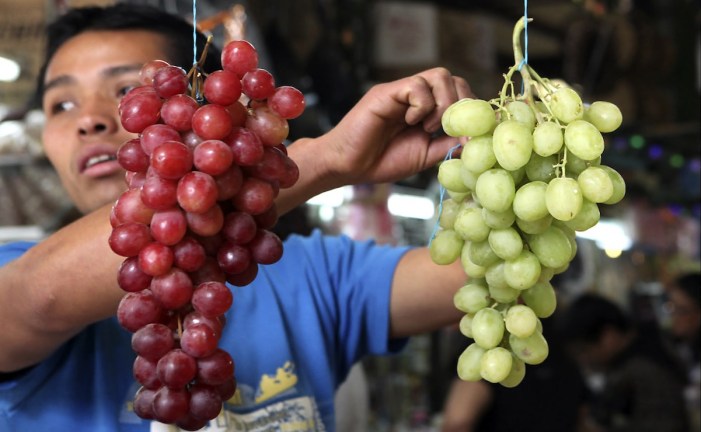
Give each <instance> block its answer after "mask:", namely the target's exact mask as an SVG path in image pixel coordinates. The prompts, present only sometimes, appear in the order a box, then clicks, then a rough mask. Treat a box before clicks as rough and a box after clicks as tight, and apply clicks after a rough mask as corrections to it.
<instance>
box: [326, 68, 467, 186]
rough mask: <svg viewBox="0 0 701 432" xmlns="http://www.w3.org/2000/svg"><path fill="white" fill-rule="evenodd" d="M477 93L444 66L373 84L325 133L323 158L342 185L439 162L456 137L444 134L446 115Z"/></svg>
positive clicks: (395, 177) (405, 172)
mask: <svg viewBox="0 0 701 432" xmlns="http://www.w3.org/2000/svg"><path fill="white" fill-rule="evenodd" d="M466 97H474V96H473V94H472V91H471V89H470V86H469V85H468V83H467V82H466V81H465V80H464V79H462V78H460V77H456V76H453V75H452V74H451V73H450V72H449V71H448V70H447V69H445V68H435V69H430V70H427V71H424V72H421V73H419V74H416V75H413V76H410V77H407V78H403V79H400V80H397V81H392V82H388V83H384V84H378V85H375V86H374V87H372V88H371V89H370V90H369V91H368V92H367V93H366V94H365V95H364V96H363V98H362V99H361V100H360V101H359V102H358V103H357V104H356V105H355V106H354V107H353V109H351V111H350V112H349V113H348V114H347V115H346V116H345V117H344V118H343V119H342V120H341V122H340V123H339V124H338V125H337V126H336V127H335V128H334V129H332V130H331V131H329V132H328V133H327V134H326V135H324V136H323V137H321V138H320V140H323V141H324V142H325V144H324V145H325V146H327V147H326V148H325V149H324V150H323V151H322V152H320V153H319V158H320V160H319V162H320V163H323V164H325V165H326V169H327V170H328V171H330V172H331V173H333V175H334V176H337V179H340V180H341V183H342V184H356V183H379V182H391V181H396V180H400V179H402V178H405V177H408V176H410V175H413V174H416V173H418V172H420V171H423V170H425V169H427V168H430V167H431V166H433V165H435V164H436V163H438V162H439V161H440V160H442V159H443V158H444V157H445V156H446V154H447V152H448V151H449V150H450V148H451V147H453V146H454V145H455V144H456V143H457V140H456V139H455V138H452V137H448V136H445V135H443V134H440V133H439V132H440V131H441V116H442V115H443V112H444V111H445V110H446V109H447V108H448V107H449V106H450V105H451V104H452V103H454V102H456V101H457V100H460V99H462V98H466Z"/></svg>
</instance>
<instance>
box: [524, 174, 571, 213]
mask: <svg viewBox="0 0 701 432" xmlns="http://www.w3.org/2000/svg"><path fill="white" fill-rule="evenodd" d="M582 199H583V198H582V191H581V190H580V188H579V183H577V180H575V179H573V178H569V177H559V178H555V179H552V180H550V183H548V187H547V189H546V190H545V205H546V206H547V208H548V212H549V213H550V214H551V215H552V217H554V218H555V219H558V220H562V221H568V220H570V219H572V218H574V217H575V216H577V213H579V210H580V209H581V208H582ZM517 217H518V215H517Z"/></svg>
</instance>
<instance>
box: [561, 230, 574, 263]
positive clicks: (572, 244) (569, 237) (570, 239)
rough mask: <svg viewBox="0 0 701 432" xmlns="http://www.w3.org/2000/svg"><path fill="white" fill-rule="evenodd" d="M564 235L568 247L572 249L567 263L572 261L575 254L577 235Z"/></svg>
mask: <svg viewBox="0 0 701 432" xmlns="http://www.w3.org/2000/svg"><path fill="white" fill-rule="evenodd" d="M556 228H558V229H560V230H561V231H562V229H561V228H559V227H556ZM565 237H566V238H567V241H569V242H570V248H571V250H572V252H570V259H569V260H568V261H567V262H568V265H569V263H570V262H572V260H573V259H574V256H575V255H577V247H578V246H577V237H576V236H569V235H567V234H565Z"/></svg>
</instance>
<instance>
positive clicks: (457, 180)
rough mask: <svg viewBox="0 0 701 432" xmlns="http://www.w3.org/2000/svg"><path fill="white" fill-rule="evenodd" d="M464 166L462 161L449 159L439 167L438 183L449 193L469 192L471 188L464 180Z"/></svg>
mask: <svg viewBox="0 0 701 432" xmlns="http://www.w3.org/2000/svg"><path fill="white" fill-rule="evenodd" d="M464 169H465V168H464V165H463V163H462V161H460V159H449V160H447V161H444V162H442V163H441V164H440V165H439V166H438V182H439V183H440V184H441V186H443V187H444V188H446V189H447V190H449V191H453V192H458V193H461V192H468V191H470V188H469V187H468V186H467V185H465V182H463V180H462V173H461V172H462V171H463V170H464Z"/></svg>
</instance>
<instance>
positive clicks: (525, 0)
mask: <svg viewBox="0 0 701 432" xmlns="http://www.w3.org/2000/svg"><path fill="white" fill-rule="evenodd" d="M526 64H528V0H523V59H522V60H521V63H520V64H519V65H518V70H521V69H522V68H523V66H524V65H526Z"/></svg>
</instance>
